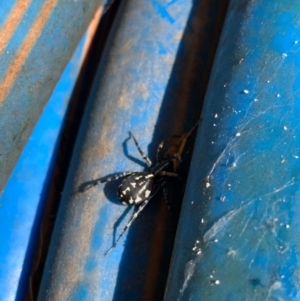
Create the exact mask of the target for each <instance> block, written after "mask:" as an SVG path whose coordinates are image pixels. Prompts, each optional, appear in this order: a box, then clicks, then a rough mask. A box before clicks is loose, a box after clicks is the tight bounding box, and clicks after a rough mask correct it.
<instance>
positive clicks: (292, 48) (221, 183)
mask: <svg viewBox="0 0 300 301" xmlns="http://www.w3.org/2000/svg"><path fill="white" fill-rule="evenodd" d="M299 19H300V3H299V1H296V0H291V1H279V2H276V3H271V2H270V1H267V0H259V1H248V0H231V2H230V6H229V9H228V13H227V19H226V23H225V25H224V28H223V33H222V37H221V41H220V44H219V48H218V52H217V56H216V59H215V62H214V68H213V72H212V76H211V78H210V83H209V87H208V92H207V95H206V99H205V104H204V109H203V112H202V118H203V121H202V126H201V128H200V131H198V136H197V140H196V147H195V150H194V155H193V159H192V164H191V170H190V174H189V180H188V184H187V189H186V194H185V198H184V204H183V210H182V213H181V219H180V223H179V230H178V233H177V239H176V245H175V251H174V255H173V261H172V268H171V271H170V276H169V281H168V288H167V292H166V296H165V300H166V301H171V300H172V301H173V300H178V301H179V300H181V301H187V300H189V301H194V300H197V301H199V300H204V301H207V300H211V301H213V300H230V301H238V300H251V301H256V300H257V301H258V300H259V301H260V300H295V301H296V300H299V298H300V291H299V281H300V279H299V255H300V240H299V226H300V224H299V215H300V197H299V195H300V181H299V175H300V173H299V172H300V139H299V126H300V119H299V115H300V105H299V103H300V94H299V89H300V81H299V79H300V68H299V62H300V52H299V49H300V48H299V47H300V43H299V41H300V39H299V37H300V26H299Z"/></svg>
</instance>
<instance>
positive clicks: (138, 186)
mask: <svg viewBox="0 0 300 301" xmlns="http://www.w3.org/2000/svg"><path fill="white" fill-rule="evenodd" d="M198 123H199V121H198V122H197V123H196V124H195V126H194V127H193V128H192V129H191V130H190V131H189V132H188V133H186V134H183V135H182V136H178V137H179V138H178V137H177V138H176V139H179V140H177V142H178V143H177V144H176V145H175V144H174V145H172V148H170V149H169V150H168V152H166V153H164V154H162V151H163V149H164V148H163V146H164V143H165V141H167V140H164V141H162V142H161V143H160V144H159V147H158V149H157V154H156V164H155V165H154V166H152V162H151V160H150V159H149V158H148V157H147V156H146V155H145V154H144V152H143V151H142V150H141V148H140V146H139V144H138V142H137V140H136V139H135V137H134V136H133V134H132V133H131V132H129V134H130V136H131V138H132V139H133V141H134V143H135V145H136V147H137V149H138V151H139V153H140V155H141V157H142V158H143V160H144V161H145V163H146V164H147V166H148V168H149V169H150V170H149V171H148V172H133V171H125V172H122V173H120V174H117V175H114V176H112V177H109V178H104V179H103V178H102V179H98V180H95V181H91V182H89V183H87V185H86V184H85V185H82V186H83V187H82V189H80V190H81V192H82V191H85V190H87V189H89V188H91V187H92V186H95V185H97V184H99V183H107V182H111V181H114V180H117V179H119V178H123V180H122V182H121V184H120V185H119V188H118V199H119V201H120V202H121V204H123V205H133V206H135V205H139V207H138V209H137V211H136V212H135V213H134V214H133V215H132V217H131V218H130V219H129V221H128V223H127V225H126V226H125V228H124V229H123V231H122V233H121V234H120V235H119V237H118V238H117V240H116V241H115V243H114V244H113V246H112V247H111V248H110V249H109V250H107V251H106V252H105V255H106V254H108V252H109V251H111V250H112V249H113V248H114V247H115V246H116V245H117V243H118V242H119V240H120V239H121V237H122V236H123V235H124V233H125V232H126V231H127V229H128V228H129V227H130V226H131V224H132V223H133V222H134V220H135V219H136V218H137V217H138V215H139V214H140V212H141V211H142V210H143V209H144V208H145V206H146V205H147V204H148V202H149V201H150V200H151V199H152V198H153V197H154V196H155V195H156V193H157V192H158V191H159V190H160V189H163V194H164V198H165V201H166V202H167V205H168V209H169V211H170V213H171V210H170V206H169V203H168V198H167V197H168V191H167V188H166V181H165V177H177V176H178V174H177V173H176V171H177V168H178V165H179V162H180V160H181V155H182V152H183V149H184V146H185V143H186V139H187V138H188V136H189V135H190V134H191V132H192V131H193V130H194V129H195V128H196V126H197V125H198Z"/></svg>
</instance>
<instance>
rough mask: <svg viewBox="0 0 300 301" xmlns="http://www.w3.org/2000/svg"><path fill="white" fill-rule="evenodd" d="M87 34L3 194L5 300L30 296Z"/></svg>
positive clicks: (0, 268)
mask: <svg viewBox="0 0 300 301" xmlns="http://www.w3.org/2000/svg"><path fill="white" fill-rule="evenodd" d="M85 41H86V35H85V36H84V37H83V38H82V40H81V42H80V44H79V46H78V47H77V50H76V52H75V53H74V55H73V57H72V59H71V61H70V63H69V64H68V65H67V67H66V69H65V71H64V73H63V74H62V77H61V80H60V81H59V83H58V84H57V86H56V88H55V90H54V92H53V94H52V96H51V98H50V99H49V101H48V103H47V105H46V106H45V109H44V111H43V113H42V115H41V117H40V119H39V121H38V123H37V124H36V126H35V128H34V130H33V132H32V134H31V136H30V138H29V140H28V142H27V144H26V146H25V148H24V150H23V152H22V154H21V156H20V158H19V160H18V161H17V164H16V166H15V168H14V170H13V172H12V174H11V176H10V178H9V180H8V182H7V184H6V186H5V188H4V191H3V193H2V194H1V195H0V228H1V229H2V230H1V231H0V246H1V248H0V258H1V260H0V291H1V294H0V300H5V301H10V300H11V301H12V300H24V296H25V295H26V293H27V291H28V288H29V286H28V285H29V274H30V270H31V268H32V263H33V260H34V258H33V256H34V254H35V251H36V248H37V241H38V238H39V231H40V223H41V218H42V215H43V209H44V206H45V201H46V200H47V193H48V189H49V181H50V179H51V177H52V171H53V167H54V164H55V162H56V156H57V146H58V143H59V138H60V131H61V128H62V125H63V121H64V116H65V114H66V109H67V106H68V102H69V100H70V97H71V94H72V91H73V87H74V84H75V82H76V78H77V75H78V72H79V68H80V66H81V63H82V57H83V50H84V46H85Z"/></svg>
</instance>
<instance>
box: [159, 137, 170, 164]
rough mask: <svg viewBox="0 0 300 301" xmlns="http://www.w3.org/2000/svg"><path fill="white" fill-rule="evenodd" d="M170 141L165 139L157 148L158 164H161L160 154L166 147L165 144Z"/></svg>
mask: <svg viewBox="0 0 300 301" xmlns="http://www.w3.org/2000/svg"><path fill="white" fill-rule="evenodd" d="M167 140H168V139H164V140H163V141H162V142H161V143H160V144H159V145H158V147H157V151H156V162H159V161H160V154H161V151H162V149H163V147H164V145H165V142H166V141H167Z"/></svg>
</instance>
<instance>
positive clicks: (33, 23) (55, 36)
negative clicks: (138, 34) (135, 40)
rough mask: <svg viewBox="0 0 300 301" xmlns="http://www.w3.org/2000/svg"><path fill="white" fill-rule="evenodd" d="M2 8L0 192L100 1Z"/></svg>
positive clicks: (52, 0) (34, 1)
mask: <svg viewBox="0 0 300 301" xmlns="http://www.w3.org/2000/svg"><path fill="white" fill-rule="evenodd" d="M3 2H7V1H3ZM3 2H2V3H1V4H0V26H1V27H0V64H1V70H0V91H1V93H0V125H1V131H0V140H1V145H0V166H1V171H0V190H2V189H3V187H4V184H5V182H6V180H7V178H8V176H9V174H10V172H11V170H12V167H13V166H14V164H15V162H16V160H17V158H18V156H19V154H20V152H21V151H22V148H23V146H24V143H25V142H26V140H27V138H28V136H29V134H30V132H31V130H32V128H33V126H34V124H35V122H36V121H37V118H38V116H39V115H40V113H41V111H42V109H43V106H44V104H45V103H46V101H47V100H48V99H49V97H50V95H51V92H52V90H53V88H54V86H55V84H56V82H57V80H58V78H59V76H60V75H61V73H62V71H63V69H64V67H65V65H66V63H67V62H68V60H69V59H70V57H71V55H72V53H73V51H74V49H75V47H76V46H77V43H78V42H79V39H80V38H81V37H82V35H83V33H84V30H86V28H87V26H88V24H89V22H90V21H91V19H92V17H93V15H94V14H95V12H96V10H97V8H98V7H99V5H100V4H101V2H102V1H101V0H94V1H88V2H87V1H83V0H79V1H75V2H74V1H73V0H60V1H58V0H46V1H43V0H25V1H20V0H18V1H14V2H13V1H11V2H10V1H9V2H10V4H7V3H3Z"/></svg>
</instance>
